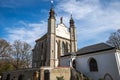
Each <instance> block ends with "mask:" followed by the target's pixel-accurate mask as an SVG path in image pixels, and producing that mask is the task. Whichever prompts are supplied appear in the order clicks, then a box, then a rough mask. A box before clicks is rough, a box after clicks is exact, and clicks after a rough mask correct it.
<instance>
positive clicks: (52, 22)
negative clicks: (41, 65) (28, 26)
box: [47, 8, 56, 67]
mask: <svg viewBox="0 0 120 80" xmlns="http://www.w3.org/2000/svg"><path fill="white" fill-rule="evenodd" d="M55 38H56V19H55V12H54V9H53V8H51V9H50V12H49V19H48V33H47V43H48V44H47V45H48V47H47V55H48V63H49V66H50V67H55V41H56V39H55Z"/></svg>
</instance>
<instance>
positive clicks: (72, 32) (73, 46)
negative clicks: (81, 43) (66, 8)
mask: <svg viewBox="0 0 120 80" xmlns="http://www.w3.org/2000/svg"><path fill="white" fill-rule="evenodd" d="M69 23H70V44H71V46H70V50H71V51H70V52H76V51H77V39H76V28H75V25H74V20H73V18H72V15H71V19H70V22H69Z"/></svg>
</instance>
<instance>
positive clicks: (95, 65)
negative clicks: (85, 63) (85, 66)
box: [89, 58, 98, 71]
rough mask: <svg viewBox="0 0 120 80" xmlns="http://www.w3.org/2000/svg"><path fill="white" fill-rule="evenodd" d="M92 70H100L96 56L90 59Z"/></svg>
mask: <svg viewBox="0 0 120 80" xmlns="http://www.w3.org/2000/svg"><path fill="white" fill-rule="evenodd" d="M89 68H90V71H98V66H97V61H96V60H95V59H94V58H91V59H90V60H89Z"/></svg>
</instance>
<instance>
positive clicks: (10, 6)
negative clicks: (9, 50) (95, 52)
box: [0, 0, 120, 48]
mask: <svg viewBox="0 0 120 80" xmlns="http://www.w3.org/2000/svg"><path fill="white" fill-rule="evenodd" d="M54 7H55V12H56V20H57V23H59V18H60V17H61V16H63V19H64V23H65V25H66V26H67V27H69V24H68V23H69V19H70V14H71V12H72V15H73V18H74V20H75V25H76V29H77V40H78V47H79V48H81V47H84V46H88V45H91V44H96V43H99V42H105V41H106V40H108V37H109V36H110V34H111V33H112V32H115V31H116V30H117V29H120V0H54ZM49 9H50V0H0V38H3V39H6V40H7V41H9V42H11V43H12V42H13V41H14V40H22V41H26V42H28V43H30V44H31V45H34V41H35V40H36V39H38V38H39V37H41V36H42V35H43V34H45V33H46V31H47V20H48V16H49V14H48V13H49Z"/></svg>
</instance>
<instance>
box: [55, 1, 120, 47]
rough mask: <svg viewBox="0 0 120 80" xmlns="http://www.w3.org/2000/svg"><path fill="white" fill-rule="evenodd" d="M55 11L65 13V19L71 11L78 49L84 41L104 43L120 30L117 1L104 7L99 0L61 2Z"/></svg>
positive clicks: (119, 6)
mask: <svg viewBox="0 0 120 80" xmlns="http://www.w3.org/2000/svg"><path fill="white" fill-rule="evenodd" d="M107 3H109V2H107ZM57 10H58V12H60V13H62V12H65V13H64V14H63V15H64V16H65V17H68V14H70V13H71V11H72V14H73V18H74V19H75V22H76V27H77V37H78V43H79V47H83V45H81V44H83V42H85V41H90V42H88V43H87V44H91V43H92V44H93V43H98V42H104V41H106V40H107V39H108V37H109V35H110V33H112V32H114V31H115V30H117V29H119V28H120V16H119V14H120V2H117V1H115V2H111V3H109V5H105V6H104V5H103V3H101V2H100V0H69V1H66V0H62V1H61V2H60V3H59V4H58V6H57Z"/></svg>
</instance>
